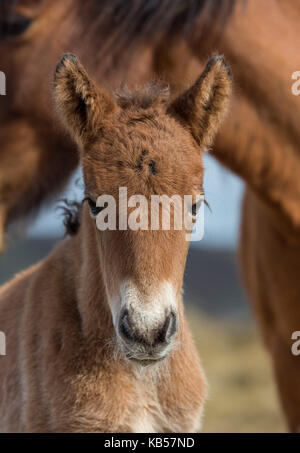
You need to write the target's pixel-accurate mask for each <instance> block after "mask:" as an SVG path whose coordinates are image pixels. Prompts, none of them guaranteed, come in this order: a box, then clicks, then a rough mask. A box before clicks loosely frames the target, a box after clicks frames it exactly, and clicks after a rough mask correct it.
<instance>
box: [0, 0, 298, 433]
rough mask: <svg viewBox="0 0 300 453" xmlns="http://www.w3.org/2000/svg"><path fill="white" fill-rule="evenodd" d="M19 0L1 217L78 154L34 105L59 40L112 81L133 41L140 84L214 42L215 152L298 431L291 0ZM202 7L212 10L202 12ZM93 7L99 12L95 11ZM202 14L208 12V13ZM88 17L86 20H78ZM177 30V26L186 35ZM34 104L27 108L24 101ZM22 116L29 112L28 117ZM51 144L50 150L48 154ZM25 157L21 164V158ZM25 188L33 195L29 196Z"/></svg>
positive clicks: (57, 176)
mask: <svg viewBox="0 0 300 453" xmlns="http://www.w3.org/2000/svg"><path fill="white" fill-rule="evenodd" d="M18 3H19V11H20V13H19V15H18V14H16V15H15V16H14V15H13V14H12V19H11V24H10V25H9V24H8V25H7V26H6V30H7V35H8V34H9V33H10V34H12V32H14V33H15V34H16V30H17V33H18V37H17V38H13V39H9V40H7V39H6V40H2V45H1V57H2V59H3V61H2V62H1V65H4V67H3V69H4V70H6V68H14V71H12V72H13V73H14V74H15V76H14V77H17V78H18V80H20V76H22V77H23V79H22V80H23V85H24V84H25V86H26V90H27V97H26V96H24V95H21V94H22V93H23V94H24V90H23V89H22V90H21V89H19V90H15V87H16V86H18V87H21V86H22V84H21V83H20V82H18V84H16V83H15V82H16V79H14V78H13V77H12V78H11V82H10V83H12V84H13V85H12V88H13V89H12V90H11V91H12V92H15V93H16V96H15V97H14V101H13V102H12V100H11V98H10V100H9V96H7V101H8V100H9V104H10V106H13V105H14V103H16V105H17V106H18V107H17V108H15V109H14V108H12V107H11V115H10V120H9V121H8V114H7V112H9V108H8V107H7V110H6V111H5V112H4V113H2V118H3V121H4V118H5V122H3V123H2V124H4V125H5V127H3V128H2V129H1V136H2V137H1V140H2V143H3V142H4V143H6V146H3V147H2V150H1V152H2V157H1V160H2V161H3V162H4V159H7V160H10V159H12V157H11V156H13V155H15V154H14V153H11V152H10V153H8V154H7V153H6V152H5V149H14V150H19V157H18V159H16V161H17V164H15V161H14V162H13V163H12V164H9V165H8V164H7V165H6V164H3V165H1V168H5V169H6V168H12V171H11V176H9V174H8V172H7V171H6V170H5V171H4V172H3V173H4V176H5V175H7V181H6V180H5V179H4V176H2V181H6V182H5V184H2V187H4V188H5V189H2V190H1V189H0V193H1V194H2V217H3V219H4V218H6V219H7V220H6V221H9V220H11V219H13V218H15V217H16V216H18V215H19V214H24V213H25V212H28V210H29V209H31V208H32V207H34V206H36V205H37V204H38V203H39V202H40V201H41V200H42V199H44V198H45V196H46V195H48V194H50V193H52V192H53V191H54V190H56V189H57V187H58V186H59V185H60V184H62V183H63V182H64V181H65V179H66V178H67V175H68V174H70V172H71V170H72V169H73V168H74V166H75V165H76V162H77V159H76V156H75V157H74V155H73V157H72V158H71V157H70V156H71V154H70V153H67V152H65V150H67V149H68V148H69V147H70V143H69V142H68V140H67V139H66V137H64V136H62V135H61V134H60V133H59V131H58V130H53V127H52V126H51V125H52V120H51V119H50V120H49V118H51V115H50V114H49V110H48V106H47V101H44V102H41V97H42V93H43V92H44V91H45V90H44V89H43V87H45V85H44V82H43V80H45V78H44V76H43V75H44V74H43V71H45V73H47V72H48V71H49V68H50V66H51V62H50V60H51V58H52V57H53V55H54V53H55V52H54V50H56V51H57V52H58V48H61V47H64V46H66V45H68V46H70V44H71V43H73V45H71V47H70V49H71V50H74V51H76V52H77V53H79V54H80V55H81V53H83V54H84V55H83V59H84V61H88V60H89V66H93V63H95V66H97V68H99V67H101V71H100V72H101V74H99V72H98V75H99V76H100V77H101V79H105V80H107V76H108V75H109V78H110V79H112V78H113V77H112V75H114V76H115V77H116V79H117V78H118V75H119V74H120V71H121V70H122V69H121V68H122V64H123V63H122V62H120V63H119V70H118V71H116V72H113V74H112V72H111V69H109V68H111V67H112V65H111V64H110V63H118V60H117V61H116V58H114V56H115V55H120V53H119V52H117V51H116V49H122V51H121V53H122V52H124V55H126V56H128V53H127V52H125V51H126V50H127V49H131V48H132V47H131V46H130V44H132V43H133V42H134V43H135V44H137V43H138V44H139V51H138V53H137V54H136V55H139V62H140V63H141V68H140V70H136V69H135V71H134V73H132V72H131V71H130V68H129V70H128V72H127V73H128V78H129V80H130V79H131V78H133V79H135V80H142V79H143V77H144V72H146V73H147V74H149V73H150V72H151V71H152V69H154V70H155V71H156V72H158V73H161V72H163V73H165V74H166V76H167V77H169V79H170V80H171V81H172V82H175V83H176V82H178V81H180V82H181V81H182V79H183V76H184V74H185V71H186V70H187V67H189V70H190V71H191V72H190V74H193V73H194V72H195V68H197V67H198V64H199V61H202V59H203V56H204V55H205V54H207V53H208V52H211V50H214V49H215V47H216V45H217V47H218V49H219V50H220V51H222V52H224V53H226V56H227V57H228V59H229V61H230V63H231V65H232V67H233V72H234V75H235V80H236V84H235V86H236V96H235V100H234V104H233V110H232V113H231V115H230V118H228V120H227V122H226V124H225V126H224V127H223V128H222V130H221V133H220V134H219V136H218V138H217V143H216V147H215V149H214V155H215V156H216V157H217V158H218V159H219V160H220V161H221V162H222V163H223V164H224V165H226V166H227V167H229V168H230V169H232V170H233V171H234V172H236V173H237V174H239V175H240V176H241V177H242V178H243V179H244V180H245V181H246V183H247V193H246V197H245V202H244V215H243V226H242V237H241V258H242V267H243V274H244V280H245V282H246V286H247V288H248V291H249V294H250V297H251V299H252V301H253V303H254V307H255V312H256V314H257V316H258V319H259V321H260V324H261V327H262V332H263V336H264V338H265V342H266V344H267V346H268V348H269V350H270V352H271V356H272V360H273V364H274V369H275V374H276V378H277V381H278V385H279V391H280V395H281V399H282V404H283V407H284V410H285V412H286V414H287V417H288V421H289V426H290V429H291V430H299V425H300V389H299V382H300V365H299V359H298V358H297V357H295V356H293V355H292V353H291V335H292V333H293V331H298V330H299V326H300V309H299V304H298V298H299V292H300V287H299V281H298V280H299V279H298V274H299V268H300V254H299V242H300V231H299V228H300V208H299V195H300V179H299V177H298V175H299V170H300V160H299V151H298V146H299V140H300V137H299V128H298V118H299V114H300V103H299V98H297V97H296V96H294V95H293V94H292V92H291V85H292V79H291V77H292V74H293V73H294V72H295V71H296V70H297V69H299V57H298V48H297V42H298V39H297V36H298V24H299V18H300V4H299V1H294V0H287V1H279V0H266V1H264V2H261V1H260V0H248V1H247V2H236V8H235V9H234V11H233V12H232V11H230V10H227V11H225V14H223V13H224V8H222V6H224V5H229V6H230V5H232V4H233V2H205V1H200V0H199V1H195V2H182V1H171V2H170V1H167V0H166V1H161V2H155V1H149V2H143V1H133V2H131V3H130V7H129V6H128V3H126V7H125V6H124V5H125V3H124V2H122V0H120V1H115V2H110V4H111V5H112V6H111V7H110V9H106V7H107V4H106V2H104V1H102V2H100V1H94V2H92V1H89V2H86V4H87V6H86V9H85V11H84V14H83V11H82V10H79V9H77V8H76V7H74V6H76V4H77V2H76V1H75V0H74V1H73V2H71V3H70V1H69V2H64V4H65V5H66V6H63V5H61V6H58V2H55V1H54V0H53V1H50V0H49V1H48V2H47V1H46V2H38V4H39V5H38V6H39V8H41V9H40V10H39V8H38V7H37V6H36V8H35V9H34V10H33V8H32V7H30V3H31V2H26V4H27V10H26V8H25V6H23V9H22V3H23V2H22V1H21V2H18ZM35 3H36V2H35ZM60 3H62V2H60ZM71 4H72V6H73V7H72V8H71ZM208 4H209V5H211V8H210V9H206V8H207V7H208V6H207V5H208ZM104 6H106V7H105V8H104ZM205 6H206V8H205ZM97 7H98V10H97ZM64 8H66V9H64ZM99 8H100V10H101V12H99ZM16 11H17V10H16ZM55 11H56V12H55ZM79 11H80V14H78V12H79ZM97 11H98V13H97ZM103 11H106V13H105V14H102V12H103ZM96 13H97V14H96ZM211 13H212V14H211ZM228 13H231V14H228ZM216 15H218V18H222V17H226V18H227V23H226V24H225V26H224V23H222V24H221V26H220V21H218V20H215V16H216ZM113 16H115V17H116V18H117V19H116V20H115V21H114V22H113V23H114V24H115V27H112V22H111V19H112V17H113ZM212 16H213V20H208V19H211V17H212ZM24 17H25V19H26V18H27V20H24ZM92 18H95V19H94V20H92ZM104 18H105V19H104ZM96 19H97V20H96ZM195 21H196V22H195ZM8 22H9V21H8ZM12 24H13V25H14V26H12ZM58 24H59V25H60V26H58ZM72 24H73V26H72ZM74 24H76V27H75V26H74ZM86 24H90V26H89V27H88V28H87V27H86ZM106 24H108V26H107V28H106V26H105V25H106ZM195 24H196V25H197V27H195ZM207 24H209V26H207ZM64 26H65V28H64ZM182 29H184V30H185V31H186V33H185V35H184V36H182V33H181V32H182ZM83 30H84V31H85V33H83ZM109 30H113V33H112V32H111V33H109ZM60 32H61V33H60ZM53 36H55V37H56V39H53ZM83 36H84V39H83V38H82V37H83ZM96 36H97V39H95V37H96ZM50 37H51V38H50ZM75 37H77V41H76V42H75V41H74V40H75ZM106 37H108V38H107V39H106ZM162 37H164V40H162V39H161V38H162ZM102 38H103V39H104V41H105V48H104V50H103V54H102V52H96V51H95V47H94V45H97V46H98V45H99V44H98V43H99V42H101V39H102ZM154 38H155V39H154ZM87 42H88V52H86V51H87V46H86V43H87ZM183 42H184V43H183ZM73 46H74V47H78V49H77V48H75V49H74V47H73ZM101 47H102V46H101ZM30 48H32V49H34V48H36V51H35V53H34V52H30ZM187 49H188V51H187ZM95 53H97V55H100V59H101V61H100V62H99V60H98V59H97V58H94V54H95ZM191 53H192V54H193V56H194V58H195V59H194V60H193V59H192V57H191ZM34 55H35V56H34ZM103 55H104V57H103ZM35 58H36V59H39V60H40V61H42V62H43V63H42V67H43V71H41V78H39V76H38V73H37V71H35V72H34V71H32V69H33V68H34V67H35V66H34V59H35ZM5 61H7V63H5V64H4V62H5ZM123 61H124V60H123ZM48 62H49V63H48ZM178 62H180V63H181V64H178ZM189 62H191V63H190V65H189V64H188V63H189ZM29 63H31V65H30V64H29ZM100 63H101V64H100ZM40 66H41V65H39V67H40ZM22 67H23V73H22V71H21V70H20V68H22ZM123 67H124V66H123ZM47 68H48V69H47ZM103 68H106V69H105V70H104V69H103ZM183 68H184V70H183ZM0 69H1V68H0ZM3 69H2V70H3ZM97 71H99V69H98V70H97V69H95V74H96V72H97ZM197 71H198V68H197ZM104 74H106V75H104ZM29 75H30V78H31V80H32V83H31V84H30V83H29V82H28V79H29V77H28V76H29ZM34 80H36V81H37V82H34ZM25 82H26V83H25ZM113 83H114V80H112V84H113ZM32 85H34V86H36V87H37V88H36V89H34V88H33V86H32ZM19 91H21V94H20V92H19ZM10 96H11V94H10ZM44 99H47V97H44ZM34 100H36V103H35V105H34V108H30V106H32V103H33V101H34ZM1 102H3V101H2V99H1ZM4 102H5V101H4ZM43 105H44V107H45V106H46V107H45V108H44V109H42V106H43ZM2 112H3V110H2ZM14 112H17V113H18V115H17V116H16V115H15V114H14ZM38 112H42V114H39V113H38ZM45 113H47V114H45ZM30 118H34V122H33V123H32V122H31V121H30ZM15 119H18V120H19V121H21V126H20V125H19V124H18V123H14V121H15ZM10 121H12V122H11V123H10ZM23 122H24V123H25V124H26V125H25V126H24V125H23V126H22V124H23ZM28 123H30V126H29V125H28ZM41 123H43V124H44V127H42V124H41ZM49 127H51V132H52V139H51V141H50V142H49V141H48V140H49V139H48V138H47V137H48V136H47V134H46V133H42V132H41V131H43V130H44V131H47V130H49ZM10 131H13V132H10ZM22 131H24V132H23V138H22ZM20 136H21V138H20ZM3 137H4V138H3ZM25 138H26V139H25ZM20 141H21V143H22V147H20V145H19V142H20ZM24 141H25V143H26V145H27V148H28V149H30V152H28V153H25V152H24V147H23V143H24ZM14 143H15V145H13V144H14ZM13 146H14V148H12V147H13ZM57 147H59V153H57V152H53V149H54V148H57ZM42 150H43V151H42ZM45 150H46V151H45ZM27 154H28V156H29V157H28V161H26V160H25V159H27V157H26V156H27ZM41 156H43V157H41ZM68 156H69V157H68ZM36 161H37V162H38V163H36ZM18 163H20V167H19V168H20V171H18V170H17V169H18ZM4 165H5V166H4ZM18 175H19V176H18ZM0 184H1V180H0ZM23 193H25V194H26V196H23ZM32 194H36V195H35V197H32Z"/></svg>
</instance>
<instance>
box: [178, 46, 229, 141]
mask: <svg viewBox="0 0 300 453" xmlns="http://www.w3.org/2000/svg"><path fill="white" fill-rule="evenodd" d="M231 91H232V74H231V70H230V68H229V66H228V65H227V63H226V61H225V59H224V57H223V56H221V55H217V56H214V57H212V58H210V60H209V61H208V63H207V65H206V68H205V69H204V71H203V73H202V74H201V76H200V77H199V78H198V79H197V80H196V82H195V83H194V85H193V86H192V87H191V88H189V89H188V90H187V91H186V92H184V93H183V94H181V95H180V96H179V97H178V98H177V99H175V101H173V103H172V104H171V106H170V107H169V112H170V113H171V114H173V115H175V117H177V118H178V119H179V120H180V121H181V123H183V124H184V125H185V126H186V127H187V128H188V129H189V130H190V131H191V133H192V135H193V136H194V138H195V139H196V141H197V142H198V143H199V145H200V146H201V147H204V148H205V147H209V146H210V145H211V144H212V142H213V139H214V137H215V135H216V133H217V131H218V128H219V126H220V124H221V122H222V121H223V119H224V117H225V115H226V112H227V109H228V106H229V101H230V95H231Z"/></svg>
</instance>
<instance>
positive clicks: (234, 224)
mask: <svg viewBox="0 0 300 453" xmlns="http://www.w3.org/2000/svg"><path fill="white" fill-rule="evenodd" d="M204 167H205V178H204V190H205V198H206V200H207V202H208V203H209V205H210V210H209V209H208V208H207V207H205V217H204V220H205V223H204V237H203V239H202V240H201V241H200V242H193V243H192V246H193V247H197V246H200V247H205V248H214V249H233V248H235V247H236V244H237V240H238V231H239V224H240V207H241V200H242V195H243V183H242V182H241V180H240V179H239V178H238V177H237V176H235V175H233V174H232V173H231V172H229V171H228V170H226V169H224V168H223V167H221V165H220V164H219V163H218V162H217V161H216V160H215V159H213V158H212V157H211V156H209V155H205V158H204ZM82 187H83V182H82V176H81V173H80V171H79V170H78V171H77V172H76V173H75V174H74V175H73V177H72V180H71V181H70V184H69V185H68V187H67V188H66V190H65V191H64V193H62V194H59V196H58V197H57V200H56V201H55V202H53V203H51V204H50V205H47V206H45V207H44V208H42V209H41V212H40V214H39V216H38V218H37V219H36V220H35V221H34V222H33V224H31V225H30V226H29V228H28V236H30V237H62V236H63V235H64V228H63V225H62V216H61V213H60V212H59V210H57V209H56V207H57V204H59V203H58V200H59V199H62V198H68V199H70V200H74V199H77V200H80V199H82V198H83V190H82Z"/></svg>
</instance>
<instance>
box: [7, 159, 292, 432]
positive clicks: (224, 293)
mask: <svg viewBox="0 0 300 453" xmlns="http://www.w3.org/2000/svg"><path fill="white" fill-rule="evenodd" d="M204 163H205V170H206V172H205V197H206V200H207V201H208V203H209V205H210V210H209V209H207V208H206V211H205V233H204V238H203V240H202V241H200V242H194V243H192V244H191V247H190V252H189V256H188V261H187V267H186V273H185V282H184V295H185V296H184V297H185V302H186V310H187V315H188V318H189V319H190V323H191V327H192V330H193V332H194V337H195V342H196V344H197V347H198V349H199V355H200V357H201V359H202V362H203V366H204V369H205V371H206V374H207V378H208V382H209V398H208V401H207V405H206V414H205V417H204V425H203V430H204V432H282V431H285V429H286V428H285V424H284V421H283V418H282V415H281V412H280V408H279V403H278V400H277V395H276V390H275V386H274V382H273V379H272V375H271V368H270V362H269V358H268V356H267V353H266V352H265V350H264V348H263V345H262V343H261V341H260V338H259V335H258V333H257V329H256V327H255V323H254V320H253V318H252V312H251V308H250V306H249V304H248V303H247V300H246V297H245V294H244V292H243V289H242V285H241V280H240V276H239V272H238V263H237V259H238V258H237V244H238V231H239V222H240V210H241V202H242V195H243V184H242V182H241V181H240V180H239V179H238V178H237V177H236V176H234V175H233V174H232V173H230V172H229V171H227V170H225V169H224V168H223V167H221V166H220V165H219V164H218V163H217V162H216V161H215V160H214V159H213V158H211V157H210V156H205V162H204ZM82 187H83V184H82V178H81V174H80V171H79V170H78V171H77V172H76V173H75V174H74V175H73V178H72V180H71V181H70V184H69V185H68V187H67V189H66V191H65V192H64V193H62V194H60V195H59V197H58V198H57V200H54V201H53V203H52V204H51V205H47V206H46V207H44V208H42V210H41V211H40V213H39V215H38V217H37V219H36V220H35V221H34V222H30V221H28V223H27V224H26V225H25V224H22V225H18V228H14V231H12V233H11V235H10V244H9V247H8V251H7V252H6V253H5V254H4V255H3V256H1V257H0V283H4V282H5V281H7V280H8V279H10V278H12V277H13V275H14V274H15V273H17V272H18V271H20V270H22V269H25V268H27V267H28V266H29V265H31V264H33V263H35V262H37V261H38V260H40V259H42V258H43V257H45V256H46V255H47V254H48V253H49V252H50V251H51V249H52V248H53V247H54V245H55V243H56V242H58V241H60V240H61V239H62V238H63V236H64V228H63V218H62V214H61V212H60V211H59V210H58V209H57V206H58V205H59V199H63V198H67V199H69V200H75V199H77V200H80V199H82V196H83V195H82ZM25 230H26V234H25Z"/></svg>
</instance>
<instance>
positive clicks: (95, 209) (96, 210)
mask: <svg viewBox="0 0 300 453" xmlns="http://www.w3.org/2000/svg"><path fill="white" fill-rule="evenodd" d="M85 200H86V201H87V202H88V204H89V207H90V212H91V216H92V217H96V216H97V215H98V214H99V212H101V211H102V209H103V208H101V207H100V206H97V205H96V202H95V201H94V200H92V199H91V198H90V197H86V198H85Z"/></svg>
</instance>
